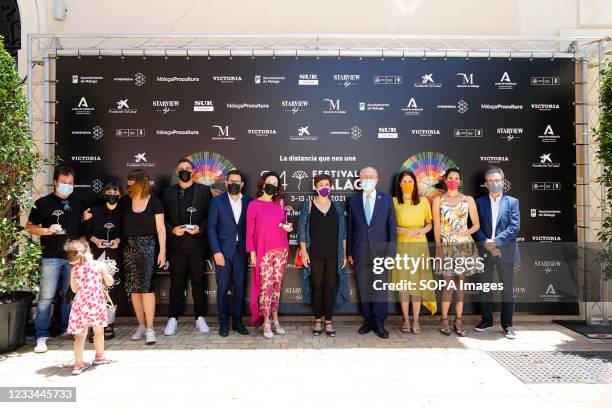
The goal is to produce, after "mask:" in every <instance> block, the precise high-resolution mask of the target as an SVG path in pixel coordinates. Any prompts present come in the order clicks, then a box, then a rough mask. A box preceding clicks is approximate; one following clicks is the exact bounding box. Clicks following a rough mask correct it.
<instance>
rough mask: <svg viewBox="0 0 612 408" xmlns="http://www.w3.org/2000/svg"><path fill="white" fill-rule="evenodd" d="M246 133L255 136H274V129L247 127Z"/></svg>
mask: <svg viewBox="0 0 612 408" xmlns="http://www.w3.org/2000/svg"><path fill="white" fill-rule="evenodd" d="M247 133H248V134H249V135H253V136H257V137H266V136H274V135H276V129H248V130H247Z"/></svg>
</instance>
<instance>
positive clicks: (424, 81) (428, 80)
mask: <svg viewBox="0 0 612 408" xmlns="http://www.w3.org/2000/svg"><path fill="white" fill-rule="evenodd" d="M414 87H415V88H441V87H442V84H441V83H439V82H436V81H434V79H433V74H425V75H423V76H422V77H421V82H416V83H415V84H414Z"/></svg>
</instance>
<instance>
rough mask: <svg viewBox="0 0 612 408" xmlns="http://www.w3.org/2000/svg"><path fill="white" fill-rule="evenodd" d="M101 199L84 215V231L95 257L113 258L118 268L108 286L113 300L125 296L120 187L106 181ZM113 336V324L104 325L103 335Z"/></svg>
mask: <svg viewBox="0 0 612 408" xmlns="http://www.w3.org/2000/svg"><path fill="white" fill-rule="evenodd" d="M102 197H103V198H104V203H103V204H100V205H97V206H95V207H92V208H91V209H89V208H88V209H87V210H86V211H85V214H84V215H83V218H84V219H85V221H86V229H87V235H88V236H89V246H90V247H91V253H92V254H93V256H94V258H95V259H97V258H99V257H100V256H101V255H102V254H104V256H105V257H106V258H110V259H112V260H114V261H115V263H116V265H117V268H118V270H117V272H115V274H114V278H115V284H114V285H113V286H112V287H111V289H110V297H111V299H112V300H113V302H114V303H115V304H117V303H118V302H119V298H120V297H123V296H125V295H124V294H123V289H122V287H121V285H119V284H118V283H120V282H121V277H120V272H121V269H122V268H121V249H120V245H121V227H122V224H123V218H122V214H121V207H120V205H119V200H120V199H121V189H120V187H119V184H118V183H116V182H110V183H107V184H106V185H105V186H104V189H103V190H102ZM113 337H115V331H114V329H113V325H112V324H110V325H108V326H107V327H106V328H105V329H104V339H105V340H109V339H112V338H113ZM89 340H90V343H91V342H93V332H90V338H89Z"/></svg>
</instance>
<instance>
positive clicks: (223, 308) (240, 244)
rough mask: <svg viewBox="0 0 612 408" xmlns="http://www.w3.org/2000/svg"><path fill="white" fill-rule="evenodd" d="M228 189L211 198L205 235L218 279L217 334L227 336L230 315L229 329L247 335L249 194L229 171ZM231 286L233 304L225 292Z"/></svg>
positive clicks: (235, 175)
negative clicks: (243, 313)
mask: <svg viewBox="0 0 612 408" xmlns="http://www.w3.org/2000/svg"><path fill="white" fill-rule="evenodd" d="M225 185H226V186H227V192H226V193H223V194H221V195H218V196H217V197H215V198H213V200H212V202H211V204H210V210H209V212H208V238H209V241H210V248H211V250H212V253H213V256H214V260H215V271H216V274H215V276H216V279H217V310H218V315H219V335H220V336H221V337H227V336H228V335H229V323H230V321H229V320H230V315H231V317H232V329H233V330H234V331H236V332H238V333H240V334H245V335H246V334H249V331H248V330H247V328H246V327H245V326H244V324H243V323H242V310H243V299H244V286H245V276H246V260H247V253H246V212H247V206H248V205H249V202H250V201H251V197H249V196H247V195H246V194H242V193H241V190H242V187H243V186H244V181H243V179H242V174H241V173H240V172H239V171H238V170H230V171H229V172H228V173H227V180H226V182H225ZM230 287H233V288H232V307H231V308H230V305H229V302H228V299H227V298H228V292H229V291H230Z"/></svg>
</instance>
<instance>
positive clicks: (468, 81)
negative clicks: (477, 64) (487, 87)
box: [457, 72, 480, 88]
mask: <svg viewBox="0 0 612 408" xmlns="http://www.w3.org/2000/svg"><path fill="white" fill-rule="evenodd" d="M457 76H458V77H459V83H458V84H457V88H480V85H478V84H476V83H475V82H474V74H465V73H463V72H457Z"/></svg>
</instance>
